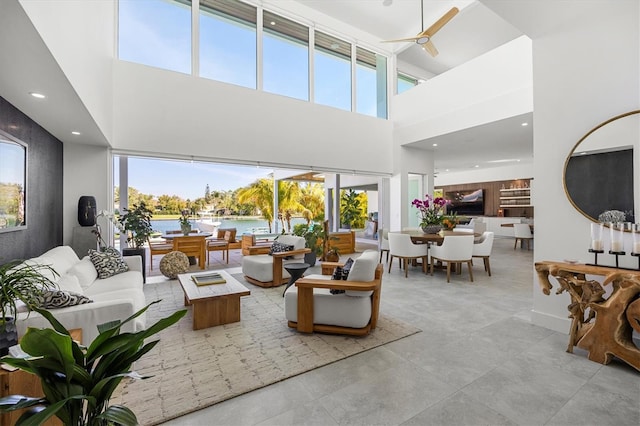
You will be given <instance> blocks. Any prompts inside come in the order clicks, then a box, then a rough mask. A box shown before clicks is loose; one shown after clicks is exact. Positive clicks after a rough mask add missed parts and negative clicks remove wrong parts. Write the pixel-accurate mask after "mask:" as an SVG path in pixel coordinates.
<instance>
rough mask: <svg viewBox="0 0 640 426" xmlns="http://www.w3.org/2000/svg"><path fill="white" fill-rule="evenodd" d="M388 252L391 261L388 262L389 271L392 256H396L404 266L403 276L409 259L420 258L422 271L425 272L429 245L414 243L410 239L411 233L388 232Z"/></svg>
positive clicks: (405, 273)
mask: <svg viewBox="0 0 640 426" xmlns="http://www.w3.org/2000/svg"><path fill="white" fill-rule="evenodd" d="M388 236H389V253H390V254H391V261H390V262H389V272H391V266H392V265H393V258H394V257H397V258H398V261H400V262H401V267H404V276H405V278H406V277H407V274H408V271H407V266H408V264H409V260H417V259H422V271H423V272H424V273H425V274H426V273H427V262H428V259H429V246H428V245H427V244H414V243H413V242H412V241H411V235H409V234H401V233H397V232H389V234H388Z"/></svg>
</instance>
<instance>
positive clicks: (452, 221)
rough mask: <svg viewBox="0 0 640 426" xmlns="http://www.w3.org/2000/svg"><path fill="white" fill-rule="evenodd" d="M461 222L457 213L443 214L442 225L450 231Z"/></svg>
mask: <svg viewBox="0 0 640 426" xmlns="http://www.w3.org/2000/svg"><path fill="white" fill-rule="evenodd" d="M459 222H460V220H459V219H458V217H457V216H456V214H455V213H454V214H450V215H448V216H443V219H442V225H443V226H444V228H445V229H446V230H448V231H451V230H452V229H453V228H455V227H456V225H457V224H458V223H459Z"/></svg>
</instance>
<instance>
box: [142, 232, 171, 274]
mask: <svg viewBox="0 0 640 426" xmlns="http://www.w3.org/2000/svg"><path fill="white" fill-rule="evenodd" d="M147 242H148V243H149V271H151V270H153V255H154V254H155V255H159V254H162V255H164V254H167V253H171V252H172V251H173V243H172V242H166V241H165V240H161V241H153V240H151V239H150V238H148V239H147Z"/></svg>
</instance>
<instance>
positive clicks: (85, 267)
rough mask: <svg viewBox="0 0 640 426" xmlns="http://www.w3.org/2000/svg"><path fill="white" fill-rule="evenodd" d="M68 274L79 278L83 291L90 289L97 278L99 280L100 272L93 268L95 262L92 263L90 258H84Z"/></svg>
mask: <svg viewBox="0 0 640 426" xmlns="http://www.w3.org/2000/svg"><path fill="white" fill-rule="evenodd" d="M67 274H69V275H74V276H75V277H77V278H78V281H79V282H80V287H82V288H83V289H87V288H89V287H90V286H91V284H93V282H94V281H95V280H96V278H98V271H97V270H96V267H95V266H93V262H91V258H89V256H85V257H83V258H82V260H80V262H78V263H76V264H75V265H73V266H72V267H71V269H69V271H67Z"/></svg>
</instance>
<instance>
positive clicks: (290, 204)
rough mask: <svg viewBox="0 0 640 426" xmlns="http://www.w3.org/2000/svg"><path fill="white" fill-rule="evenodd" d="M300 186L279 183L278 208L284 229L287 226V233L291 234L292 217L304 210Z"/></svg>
mask: <svg viewBox="0 0 640 426" xmlns="http://www.w3.org/2000/svg"><path fill="white" fill-rule="evenodd" d="M299 200H300V185H299V184H298V182H293V181H280V182H278V207H279V210H280V211H281V212H283V213H282V229H285V226H284V225H285V222H286V224H287V226H286V229H287V232H291V217H292V216H293V213H294V212H298V211H301V210H303V209H304V206H303V205H301V204H300V201H299Z"/></svg>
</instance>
